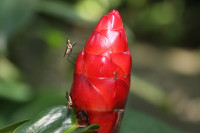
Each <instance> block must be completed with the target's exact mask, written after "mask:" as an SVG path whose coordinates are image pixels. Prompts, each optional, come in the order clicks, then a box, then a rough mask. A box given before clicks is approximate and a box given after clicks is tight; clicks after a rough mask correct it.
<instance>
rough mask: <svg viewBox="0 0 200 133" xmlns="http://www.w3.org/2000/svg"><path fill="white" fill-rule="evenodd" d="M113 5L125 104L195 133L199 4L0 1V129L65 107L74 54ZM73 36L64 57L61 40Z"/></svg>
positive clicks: (198, 123) (199, 98) (199, 92)
mask: <svg viewBox="0 0 200 133" xmlns="http://www.w3.org/2000/svg"><path fill="white" fill-rule="evenodd" d="M112 9H117V10H118V11H119V13H120V15H121V17H122V20H123V22H124V25H125V28H126V31H127V34H128V40H129V48H130V50H131V53H132V57H133V68H132V81H131V89H130V95H129V99H128V104H127V107H128V108H133V109H135V110H138V111H140V112H144V113H146V114H148V115H151V116H153V117H154V118H157V119H159V120H161V121H164V122H165V123H167V124H168V125H171V126H172V127H175V128H177V129H180V130H182V131H185V132H188V133H198V132H199V131H200V130H199V129H200V128H199V127H200V113H199V110H200V83H199V81H200V32H199V30H200V19H199V13H200V11H199V9H200V2H199V1H195V0H1V1H0V127H3V126H5V125H8V124H11V123H14V122H17V121H20V120H24V119H29V118H31V117H32V116H34V115H35V114H37V113H38V112H40V111H41V110H43V109H44V108H46V107H49V106H53V105H59V104H65V103H66V102H65V101H66V100H65V91H66V90H70V88H71V84H72V80H73V71H74V65H73V64H72V63H71V62H75V58H76V56H77V53H78V52H80V50H81V49H82V48H83V47H84V44H85V42H86V40H87V39H88V37H89V36H90V34H91V33H92V31H93V29H94V27H95V25H96V24H97V22H98V21H99V19H100V18H101V17H102V16H103V15H104V14H107V13H108V12H109V11H111V10H112ZM66 36H68V37H69V38H70V39H71V40H72V41H73V40H76V42H77V43H79V44H81V45H77V46H75V47H74V50H73V53H72V55H71V57H70V61H71V62H69V61H68V60H67V59H66V58H63V54H64V51H65V37H66Z"/></svg>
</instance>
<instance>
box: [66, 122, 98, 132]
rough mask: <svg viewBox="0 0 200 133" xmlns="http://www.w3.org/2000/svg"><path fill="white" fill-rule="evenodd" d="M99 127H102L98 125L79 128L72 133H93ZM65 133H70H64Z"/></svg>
mask: <svg viewBox="0 0 200 133" xmlns="http://www.w3.org/2000/svg"><path fill="white" fill-rule="evenodd" d="M99 127H100V126H99V125H98V124H93V125H90V126H87V127H79V128H77V130H75V131H73V132H72V133H92V132H93V131H94V130H95V129H98V128H99ZM63 133H70V132H63Z"/></svg>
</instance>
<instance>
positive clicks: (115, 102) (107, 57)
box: [71, 10, 132, 133]
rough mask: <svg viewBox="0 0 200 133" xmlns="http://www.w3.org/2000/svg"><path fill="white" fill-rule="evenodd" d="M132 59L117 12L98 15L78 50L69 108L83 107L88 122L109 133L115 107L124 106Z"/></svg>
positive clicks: (128, 86) (113, 121) (112, 126)
mask: <svg viewBox="0 0 200 133" xmlns="http://www.w3.org/2000/svg"><path fill="white" fill-rule="evenodd" d="M131 65H132V59H131V55H130V52H129V48H128V41H127V35H126V31H125V29H124V27H123V23H122V20H121V17H120V14H119V12H118V11H116V10H112V11H111V12H110V13H108V15H105V16H103V17H102V18H101V20H100V21H99V23H98V24H97V26H96V28H95V30H94V31H93V33H92V34H91V36H90V37H89V39H88V40H87V42H86V45H85V48H84V49H83V50H82V51H81V52H80V53H79V55H78V57H77V60H76V64H75V72H74V82H73V85H72V88H71V97H72V101H73V107H74V108H75V110H76V112H77V113H78V112H79V111H80V110H85V111H86V112H87V114H88V117H89V121H90V123H91V124H99V125H100V128H99V131H100V132H102V133H111V132H112V130H113V128H114V126H115V123H116V120H117V116H118V115H117V113H116V112H115V111H114V110H115V109H124V108H125V104H126V100H127V96H128V92H129V88H130V71H131Z"/></svg>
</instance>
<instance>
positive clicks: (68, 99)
mask: <svg viewBox="0 0 200 133" xmlns="http://www.w3.org/2000/svg"><path fill="white" fill-rule="evenodd" d="M66 98H67V108H68V109H69V108H70V107H71V106H72V99H71V96H70V95H69V93H68V92H66Z"/></svg>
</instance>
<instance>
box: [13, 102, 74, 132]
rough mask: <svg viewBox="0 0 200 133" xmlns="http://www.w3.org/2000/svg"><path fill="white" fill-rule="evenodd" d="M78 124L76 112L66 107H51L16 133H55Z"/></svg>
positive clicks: (19, 128)
mask: <svg viewBox="0 0 200 133" xmlns="http://www.w3.org/2000/svg"><path fill="white" fill-rule="evenodd" d="M75 124H76V117H75V112H74V110H73V109H67V108H66V107H65V106H62V105H60V106H55V107H51V108H49V109H47V110H45V111H43V112H41V113H40V114H39V115H38V116H36V117H35V118H33V119H32V120H30V121H28V122H26V123H24V124H23V125H21V126H20V127H18V128H17V129H16V131H15V132H14V133H33V132H34V133H55V132H59V133H60V132H62V131H64V130H65V129H66V128H69V127H71V126H72V125H75Z"/></svg>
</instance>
